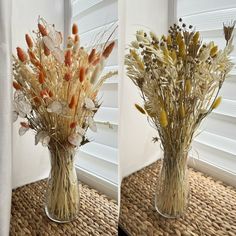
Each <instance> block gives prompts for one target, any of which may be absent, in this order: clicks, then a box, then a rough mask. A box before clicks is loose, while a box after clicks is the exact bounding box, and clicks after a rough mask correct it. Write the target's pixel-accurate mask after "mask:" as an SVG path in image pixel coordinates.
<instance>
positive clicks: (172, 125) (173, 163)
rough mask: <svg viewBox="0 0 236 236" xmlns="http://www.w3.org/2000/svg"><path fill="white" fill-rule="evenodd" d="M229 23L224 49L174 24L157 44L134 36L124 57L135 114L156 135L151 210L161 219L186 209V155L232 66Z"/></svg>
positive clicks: (145, 36) (146, 36)
mask: <svg viewBox="0 0 236 236" xmlns="http://www.w3.org/2000/svg"><path fill="white" fill-rule="evenodd" d="M234 26H235V22H233V23H231V24H230V25H228V26H226V25H224V36H225V40H226V46H225V48H224V49H222V50H219V49H218V47H217V45H215V44H214V42H210V43H207V44H206V43H203V42H202V40H201V37H200V34H199V32H198V31H195V30H194V29H193V26H192V25H189V26H187V25H186V24H185V23H183V22H182V19H179V24H174V25H173V26H171V27H170V28H169V31H168V35H167V36H164V35H163V36H162V37H161V38H160V39H158V37H157V36H156V35H155V34H154V33H153V32H150V33H149V34H147V33H145V32H144V31H142V30H140V31H137V33H136V40H135V41H133V42H132V43H131V45H130V52H129V54H128V55H126V65H127V75H128V77H129V78H130V79H131V80H132V81H133V83H134V84H135V85H136V86H137V87H138V88H139V90H140V91H141V97H142V99H143V101H144V106H140V105H138V104H135V106H136V108H137V109H138V110H139V111H140V112H141V113H142V114H144V115H146V116H147V119H148V121H149V122H150V123H151V125H152V126H153V127H154V128H155V129H156V130H157V131H158V134H159V137H158V138H154V141H156V140H157V139H160V141H161V145H162V148H163V150H164V158H163V165H162V170H161V175H160V180H159V184H158V187H157V191H156V198H155V207H156V209H157V211H158V212H159V213H161V214H162V215H164V216H166V217H176V216H178V215H181V214H182V213H183V212H184V210H185V208H186V204H187V199H188V191H187V188H188V186H187V185H188V184H187V176H186V163H187V156H188V151H189V149H190V146H191V142H192V139H193V136H194V134H195V133H196V130H197V129H198V127H199V125H200V123H201V121H202V120H203V119H204V118H205V117H206V116H207V115H209V114H210V113H211V112H212V110H213V109H215V108H217V106H218V105H219V104H220V102H221V97H218V94H219V91H220V89H221V87H222V84H223V82H224V81H225V78H226V76H227V74H228V73H229V72H230V70H231V68H232V66H233V64H232V62H231V61H230V57H229V55H230V53H231V52H232V50H233V45H232V41H233V30H234Z"/></svg>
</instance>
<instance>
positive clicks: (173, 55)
mask: <svg viewBox="0 0 236 236" xmlns="http://www.w3.org/2000/svg"><path fill="white" fill-rule="evenodd" d="M170 56H171V58H172V60H173V61H176V59H177V56H176V51H175V50H172V51H171V52H170Z"/></svg>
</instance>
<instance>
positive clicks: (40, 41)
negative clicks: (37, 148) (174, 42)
mask: <svg viewBox="0 0 236 236" xmlns="http://www.w3.org/2000/svg"><path fill="white" fill-rule="evenodd" d="M33 34H34V37H31V36H30V35H28V34H26V35H25V40H26V43H27V46H28V49H27V52H25V51H24V50H23V49H22V48H20V47H17V56H14V55H13V78H14V81H13V87H14V88H15V93H14V100H13V106H14V111H13V117H14V121H15V120H17V119H18V117H20V118H21V119H22V120H21V122H20V129H19V134H20V135H23V134H24V133H25V132H26V131H28V130H33V131H34V132H35V144H36V145H37V144H38V143H39V142H41V143H42V144H43V146H46V147H48V148H49V151H50V152H51V163H52V170H51V177H53V180H52V181H51V191H52V192H51V193H50V194H48V196H49V198H48V201H49V202H50V206H51V207H50V208H51V209H53V212H54V214H55V215H58V218H65V219H67V218H69V214H73V212H71V209H72V208H74V210H76V209H77V207H75V205H76V204H77V202H76V201H75V199H76V195H77V194H78V191H77V190H78V187H77V186H72V184H71V183H70V182H69V181H70V179H72V180H73V181H74V178H75V177H73V176H72V177H71V169H72V165H73V160H74V152H75V149H76V148H78V147H80V146H82V145H84V144H86V143H88V142H89V140H88V138H87V137H86V131H87V130H88V128H90V129H91V130H92V131H94V132H96V124H95V121H94V120H93V117H94V115H95V113H96V112H97V110H98V109H99V107H100V105H101V104H99V101H98V98H97V95H98V92H99V89H100V88H101V86H102V85H103V83H104V82H105V80H106V79H108V78H110V77H111V76H113V75H115V74H117V72H109V73H107V74H105V75H102V71H103V68H104V66H105V63H106V60H107V59H108V57H109V55H110V54H111V52H112V50H113V48H114V45H115V43H114V42H113V41H111V36H112V35H110V36H109V37H108V39H107V41H106V42H105V43H103V44H101V43H100V41H99V42H98V43H97V44H96V47H94V48H93V47H92V48H88V49H85V48H84V47H82V46H80V37H79V34H78V27H77V25H76V24H73V26H72V35H71V36H69V37H68V39H67V42H66V48H65V49H62V34H61V32H58V31H56V29H55V26H54V25H50V24H48V23H47V22H46V21H45V20H44V19H43V18H39V20H38V29H37V30H36V31H33ZM64 192H66V194H65V195H63V193H64Z"/></svg>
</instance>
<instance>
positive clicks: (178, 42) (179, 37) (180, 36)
mask: <svg viewBox="0 0 236 236" xmlns="http://www.w3.org/2000/svg"><path fill="white" fill-rule="evenodd" d="M176 41H177V44H178V45H179V44H180V42H181V41H183V39H182V34H181V33H180V32H178V34H177V37H176Z"/></svg>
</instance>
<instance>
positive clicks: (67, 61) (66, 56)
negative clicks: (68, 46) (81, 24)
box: [65, 50, 72, 66]
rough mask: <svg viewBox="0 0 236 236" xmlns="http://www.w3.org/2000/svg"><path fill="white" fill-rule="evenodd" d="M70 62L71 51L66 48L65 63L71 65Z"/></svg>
mask: <svg viewBox="0 0 236 236" xmlns="http://www.w3.org/2000/svg"><path fill="white" fill-rule="evenodd" d="M71 64H72V52H71V50H67V51H66V54H65V65H66V66H71Z"/></svg>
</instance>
